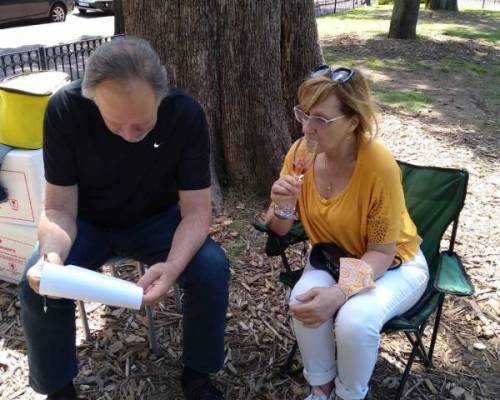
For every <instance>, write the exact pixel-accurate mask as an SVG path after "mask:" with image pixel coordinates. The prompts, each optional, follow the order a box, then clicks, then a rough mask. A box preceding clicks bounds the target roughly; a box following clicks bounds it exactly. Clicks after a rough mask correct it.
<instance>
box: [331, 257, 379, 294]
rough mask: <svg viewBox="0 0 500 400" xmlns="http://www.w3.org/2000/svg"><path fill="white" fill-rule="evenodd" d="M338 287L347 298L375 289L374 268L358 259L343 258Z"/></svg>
mask: <svg viewBox="0 0 500 400" xmlns="http://www.w3.org/2000/svg"><path fill="white" fill-rule="evenodd" d="M338 285H339V286H340V287H341V289H342V290H343V291H344V293H345V295H346V296H347V297H351V296H354V295H355V294H356V293H359V292H361V291H362V290H366V289H369V288H372V287H375V282H374V280H373V270H372V267H371V266H370V265H369V264H368V263H366V262H365V261H363V260H359V259H357V258H350V257H341V258H340V271H339V282H338Z"/></svg>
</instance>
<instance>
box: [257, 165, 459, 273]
mask: <svg viewBox="0 0 500 400" xmlns="http://www.w3.org/2000/svg"><path fill="white" fill-rule="evenodd" d="M398 165H399V167H400V169H401V174H402V178H403V189H404V194H405V201H406V207H407V209H408V212H409V213H410V216H411V218H412V219H413V221H414V222H415V224H416V226H417V230H418V233H419V235H420V237H421V238H422V239H423V242H422V244H421V248H422V251H423V253H424V255H425V258H426V260H427V262H428V264H429V271H430V275H431V277H434V274H435V273H436V269H437V265H438V260H439V249H440V244H441V238H442V236H443V234H444V232H445V231H446V229H447V228H448V226H449V225H450V224H451V223H453V224H454V226H453V231H452V236H451V240H450V246H449V249H450V250H453V245H454V241H455V233H456V228H457V223H458V216H459V214H460V211H461V210H462V208H463V205H464V201H465V195H466V194H467V183H468V180H469V174H468V172H467V171H466V170H463V169H452V168H439V167H422V166H417V165H412V164H409V163H406V162H402V161H398ZM304 240H307V236H306V234H305V232H304V229H303V226H302V224H301V223H300V222H298V221H297V222H296V223H295V224H294V226H293V228H292V230H291V231H290V232H289V233H288V234H287V235H285V236H283V237H278V236H276V235H273V234H271V235H270V236H269V239H268V241H267V243H266V254H267V255H268V256H277V255H280V254H281V253H280V251H282V250H280V249H282V248H286V247H288V246H289V245H291V244H294V243H298V242H301V241H304ZM429 282H432V279H431V280H430V281H429Z"/></svg>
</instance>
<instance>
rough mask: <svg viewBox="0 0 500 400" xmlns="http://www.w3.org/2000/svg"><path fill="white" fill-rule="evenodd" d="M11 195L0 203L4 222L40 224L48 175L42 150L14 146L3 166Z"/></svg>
mask: <svg viewBox="0 0 500 400" xmlns="http://www.w3.org/2000/svg"><path fill="white" fill-rule="evenodd" d="M0 184H1V185H2V186H3V187H4V188H5V189H6V190H7V195H8V199H7V201H5V202H2V203H0V223H4V222H7V223H10V224H20V225H29V226H36V225H37V224H38V219H39V218H40V214H41V212H42V209H43V202H44V196H45V178H44V173H43V152H42V150H41V149H40V150H19V149H15V150H11V151H9V152H8V153H7V155H6V156H5V158H4V159H3V162H2V165H1V167H0Z"/></svg>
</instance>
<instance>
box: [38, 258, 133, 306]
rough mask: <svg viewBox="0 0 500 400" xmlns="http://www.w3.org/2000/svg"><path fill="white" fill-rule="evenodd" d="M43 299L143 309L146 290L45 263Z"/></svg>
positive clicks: (43, 267) (42, 273)
mask: <svg viewBox="0 0 500 400" xmlns="http://www.w3.org/2000/svg"><path fill="white" fill-rule="evenodd" d="M39 293H40V294H41V295H47V296H53V297H62V298H65V299H72V300H82V301H90V302H96V303H103V304H107V305H109V306H116V307H126V308H132V309H134V310H138V309H140V308H141V304H142V298H143V289H142V287H140V286H137V285H136V284H135V283H133V282H129V281H125V280H123V279H119V278H115V277H112V276H109V275H105V274H102V273H100V272H95V271H91V270H89V269H86V268H81V267H77V266H76V265H66V266H62V265H57V264H51V263H48V262H44V263H43V264H42V268H41V275H40V290H39Z"/></svg>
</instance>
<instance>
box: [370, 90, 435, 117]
mask: <svg viewBox="0 0 500 400" xmlns="http://www.w3.org/2000/svg"><path fill="white" fill-rule="evenodd" d="M375 97H376V98H377V100H379V101H381V102H383V103H387V104H392V105H397V106H402V107H404V108H405V109H407V110H409V111H412V112H417V111H420V110H422V109H424V108H426V107H429V106H430V105H431V103H432V98H431V96H429V95H428V94H426V93H424V92H415V91H411V90H408V91H400V90H378V91H376V92H375Z"/></svg>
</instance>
